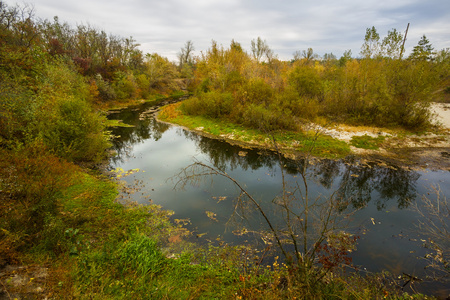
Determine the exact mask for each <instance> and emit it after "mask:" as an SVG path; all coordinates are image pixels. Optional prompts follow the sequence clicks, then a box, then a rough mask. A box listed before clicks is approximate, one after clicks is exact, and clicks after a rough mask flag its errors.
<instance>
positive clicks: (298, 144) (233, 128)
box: [158, 103, 350, 158]
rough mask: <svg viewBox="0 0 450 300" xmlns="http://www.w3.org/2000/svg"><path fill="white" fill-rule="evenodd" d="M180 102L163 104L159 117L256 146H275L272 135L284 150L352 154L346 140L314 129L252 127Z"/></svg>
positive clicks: (320, 154) (336, 155) (335, 155)
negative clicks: (193, 112) (195, 112)
mask: <svg viewBox="0 0 450 300" xmlns="http://www.w3.org/2000/svg"><path fill="white" fill-rule="evenodd" d="M180 105H181V103H176V104H171V105H168V106H165V107H163V108H162V110H161V112H160V113H159V115H158V118H159V119H160V120H162V121H166V122H170V123H175V124H178V125H181V126H184V127H187V128H188V129H190V130H200V131H202V132H204V133H207V134H211V135H213V136H216V137H221V138H225V139H230V140H233V141H238V142H243V143H245V144H249V145H253V146H262V147H265V148H273V139H275V141H276V142H277V147H278V148H279V150H280V151H281V152H283V153H285V154H286V153H290V152H293V151H294V152H300V153H311V154H312V155H314V156H318V157H325V158H343V157H345V156H347V155H348V154H350V147H349V145H348V144H347V143H346V142H343V141H339V140H336V139H333V138H332V137H330V136H327V135H322V134H319V133H317V132H314V131H308V132H293V131H275V132H271V133H270V134H269V133H267V132H263V131H260V130H256V129H249V128H245V127H243V126H240V125H237V124H233V123H231V122H228V121H227V120H218V119H214V120H212V119H208V118H205V117H202V116H190V115H186V114H183V113H182V112H181V110H180Z"/></svg>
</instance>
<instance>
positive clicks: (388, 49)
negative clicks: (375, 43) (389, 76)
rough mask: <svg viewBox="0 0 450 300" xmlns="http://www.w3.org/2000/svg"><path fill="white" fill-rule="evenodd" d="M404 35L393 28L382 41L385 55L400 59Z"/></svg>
mask: <svg viewBox="0 0 450 300" xmlns="http://www.w3.org/2000/svg"><path fill="white" fill-rule="evenodd" d="M402 42H403V35H402V34H401V33H400V32H398V31H397V29H395V28H393V29H392V30H389V31H388V34H387V36H386V37H385V38H384V39H383V41H382V43H381V49H382V52H383V56H386V57H389V58H393V59H398V58H400V53H401V50H402Z"/></svg>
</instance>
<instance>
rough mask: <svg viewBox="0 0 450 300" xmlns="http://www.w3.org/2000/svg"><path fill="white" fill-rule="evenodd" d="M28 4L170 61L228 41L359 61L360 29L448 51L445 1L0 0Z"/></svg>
mask: <svg viewBox="0 0 450 300" xmlns="http://www.w3.org/2000/svg"><path fill="white" fill-rule="evenodd" d="M3 1H4V2H6V3H7V4H8V5H9V6H12V5H15V4H16V3H20V4H22V3H24V2H25V3H28V4H32V5H33V6H34V8H35V12H36V16H37V17H40V18H43V19H53V17H54V16H58V17H59V19H60V21H65V22H68V23H69V24H71V25H74V26H75V25H77V24H90V25H92V26H93V27H95V28H98V29H101V30H105V31H106V32H108V33H112V34H114V35H119V36H122V37H130V36H132V37H133V38H134V39H135V40H136V41H137V42H138V43H139V44H141V46H140V48H141V50H142V51H144V52H145V53H153V52H156V53H158V54H160V55H162V56H165V57H168V58H169V59H171V60H176V55H177V53H178V52H179V51H180V48H181V47H183V45H184V44H185V42H186V41H187V40H191V41H192V42H193V43H194V47H195V50H196V53H199V52H200V51H202V50H207V49H208V48H209V47H210V45H211V40H215V41H217V42H218V44H219V45H223V46H224V47H228V46H229V44H230V41H231V40H232V39H234V40H236V41H237V42H239V43H241V44H242V46H243V48H244V49H245V50H247V51H249V50H250V42H251V40H252V39H256V38H257V37H261V38H262V39H264V40H266V41H267V43H268V45H269V46H270V48H271V49H272V50H274V52H275V53H276V54H277V55H278V57H279V58H280V59H285V60H288V59H291V58H292V56H293V53H294V52H295V51H297V50H306V49H307V48H309V47H311V48H313V49H314V52H316V53H318V54H319V55H323V54H324V53H330V52H332V53H333V54H335V55H336V56H338V57H340V56H341V55H342V53H343V52H344V51H345V50H347V49H351V50H352V54H353V56H354V57H357V56H359V52H360V48H361V45H362V43H363V39H364V34H365V30H366V28H368V27H372V26H375V27H376V28H377V30H378V33H379V34H380V36H381V37H383V36H385V35H386V34H387V31H388V30H391V29H392V28H396V29H397V30H398V31H400V32H403V33H404V32H405V30H406V26H407V24H408V23H410V28H409V31H408V38H407V41H406V45H405V47H406V50H407V52H409V51H411V49H412V48H413V47H414V46H415V45H417V42H418V41H419V39H420V37H421V36H422V35H424V34H425V35H426V36H427V38H428V39H429V40H430V41H431V43H432V45H433V46H434V48H435V49H436V50H440V49H443V48H448V47H450V0H320V1H318V0H315V1H311V0H279V1H274V0H76V1H74V0H21V1H13V0H6V1H5V0H3Z"/></svg>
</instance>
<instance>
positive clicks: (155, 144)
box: [109, 106, 450, 274]
mask: <svg viewBox="0 0 450 300" xmlns="http://www.w3.org/2000/svg"><path fill="white" fill-rule="evenodd" d="M149 109H151V107H148V106H147V107H145V106H142V107H139V108H136V109H132V110H124V111H121V112H120V113H116V114H111V115H110V116H109V118H111V119H120V120H123V121H124V123H127V124H130V125H134V126H135V127H133V128H113V129H112V133H113V134H114V135H116V136H118V138H116V139H115V140H114V146H113V149H114V150H115V151H116V152H117V156H116V157H114V158H112V159H111V167H112V168H116V167H122V168H123V169H125V170H128V169H135V168H139V169H142V170H144V171H145V173H137V174H134V175H133V176H135V177H134V178H131V179H125V180H129V181H130V183H131V182H133V179H138V180H142V181H144V182H145V183H146V187H145V188H146V190H145V191H143V192H145V193H148V194H149V195H150V196H151V198H152V199H153V201H154V203H157V204H161V205H162V206H163V207H164V208H166V209H171V210H174V211H175V213H176V218H182V219H184V218H189V219H191V221H192V227H193V228H196V229H197V230H198V232H199V233H204V232H207V233H208V237H209V238H214V237H215V236H217V235H221V236H223V237H224V238H229V239H230V240H232V241H237V242H239V241H241V240H242V239H243V238H242V237H241V240H240V239H239V238H236V237H233V236H232V234H231V233H229V232H228V233H224V231H225V225H224V223H225V222H226V220H228V218H229V217H230V214H231V213H232V210H233V208H232V207H233V205H232V203H231V201H232V200H230V199H232V198H233V197H236V190H234V189H233V188H232V186H230V184H228V185H227V184H226V183H225V182H223V181H220V180H217V181H216V182H215V185H214V188H213V189H211V188H210V186H202V187H197V188H192V189H190V190H188V191H183V192H178V191H174V190H173V184H172V183H171V182H167V181H166V180H167V179H168V178H170V177H171V176H174V175H175V174H177V173H178V172H179V171H180V169H181V168H184V167H186V166H188V165H189V164H191V163H192V162H193V157H195V159H198V160H200V161H203V162H208V163H210V164H212V165H214V166H216V167H218V168H220V169H223V170H225V171H226V172H227V173H229V174H230V175H231V176H233V177H234V178H236V179H238V180H239V181H240V182H241V183H244V184H245V185H246V188H247V189H248V190H249V192H250V193H251V194H252V195H254V196H255V197H256V198H259V199H261V201H262V202H265V205H270V204H271V201H272V199H274V198H275V197H276V196H278V195H279V193H280V191H281V178H280V177H281V176H280V173H281V169H280V166H283V170H284V171H285V172H286V175H287V176H286V178H287V180H288V181H289V184H290V185H291V186H294V185H295V183H296V182H297V181H298V180H299V178H300V176H299V170H301V169H303V168H304V164H305V162H304V161H302V160H299V161H292V160H287V159H283V160H282V161H281V162H280V161H279V158H278V156H277V155H275V154H274V153H271V152H268V151H262V150H259V149H243V148H241V147H237V146H232V145H230V144H228V143H226V142H224V141H220V140H214V139H209V138H207V137H203V136H200V135H197V134H195V133H192V132H190V131H187V130H183V129H181V128H178V127H172V126H170V125H167V124H164V123H159V122H157V121H155V119H154V118H153V117H151V116H149V115H147V114H146V113H145V112H146V111H148V110H149ZM449 174H450V173H448V172H447V173H445V174H444V173H426V172H417V171H411V170H405V169H401V168H396V167H395V166H388V165H385V164H380V163H376V162H373V163H367V162H364V161H360V160H358V159H355V158H353V159H347V160H340V161H336V160H326V159H324V160H314V162H313V163H312V164H308V165H307V168H306V176H307V182H308V186H309V188H310V190H311V197H316V196H319V195H323V196H324V199H326V198H327V197H328V196H329V195H331V194H332V193H333V192H334V193H335V195H336V196H338V197H340V198H341V199H344V200H345V201H343V202H342V203H344V204H345V205H344V206H342V207H341V209H342V210H355V209H359V211H358V214H356V215H355V217H354V218H355V219H354V224H356V225H355V226H357V227H358V229H360V230H361V231H363V232H364V235H361V240H360V241H359V244H358V251H356V252H355V253H353V258H354V262H355V263H356V264H359V265H364V266H365V267H367V268H368V269H369V270H372V271H381V270H383V269H389V268H390V269H389V270H391V271H392V272H396V273H398V272H407V273H415V274H420V272H423V267H424V265H423V262H422V261H420V260H418V259H417V257H418V256H423V255H424V254H425V252H424V250H423V249H422V248H421V246H420V245H417V244H413V243H412V242H411V241H409V239H408V238H403V237H404V236H407V235H408V233H407V232H408V231H409V232H412V229H411V227H412V226H413V225H412V223H413V222H415V221H416V219H417V214H414V213H413V212H411V211H409V210H406V209H405V208H407V207H408V206H409V205H410V204H411V203H413V202H414V201H415V200H416V198H417V195H420V194H424V193H426V191H425V186H429V184H431V183H432V182H437V181H442V182H446V181H448V180H449V179H450V175H449ZM428 179H429V181H427V180H428ZM447 192H448V191H447ZM217 196H226V197H228V198H227V200H225V201H221V202H220V203H219V202H218V201H217ZM136 197H137V198H136V199H134V200H136V201H138V202H139V201H140V199H139V198H138V195H137V196H136ZM214 197H216V198H214ZM206 211H209V212H214V213H217V219H218V220H219V221H220V222H215V221H211V220H210V219H209V218H208V217H207V215H206V214H205V212H206ZM274 214H275V215H276V213H274ZM257 223H258V222H256V223H254V224H257ZM258 224H260V223H258ZM255 226H256V225H255ZM227 234H228V235H227ZM400 236H402V238H399V237H400ZM393 262H396V263H395V264H394V263H393ZM394 266H395V268H394ZM420 270H421V271H420Z"/></svg>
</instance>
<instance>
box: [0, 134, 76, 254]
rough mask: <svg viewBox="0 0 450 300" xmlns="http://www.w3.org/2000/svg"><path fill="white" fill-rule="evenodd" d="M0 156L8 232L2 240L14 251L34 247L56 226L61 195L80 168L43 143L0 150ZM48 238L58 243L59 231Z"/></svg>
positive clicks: (0, 209) (3, 221) (0, 210)
mask: <svg viewBox="0 0 450 300" xmlns="http://www.w3.org/2000/svg"><path fill="white" fill-rule="evenodd" d="M0 155H1V156H2V160H1V161H0V190H2V191H3V196H4V197H5V198H4V199H2V205H1V207H0V216H1V217H0V220H1V228H2V229H4V230H3V231H2V232H1V233H0V237H1V238H2V239H4V238H5V239H6V240H7V241H9V245H8V249H9V251H11V252H13V249H16V248H21V247H31V246H33V245H34V243H35V242H39V241H40V240H41V239H42V238H43V237H44V235H43V234H42V232H43V231H44V230H49V228H50V227H52V225H50V226H49V222H51V220H52V219H53V216H56V215H58V203H57V197H58V195H59V192H60V191H61V190H62V189H63V188H65V187H67V186H68V185H70V182H71V179H72V176H73V174H74V171H75V170H76V168H75V166H73V165H72V164H70V163H67V162H65V161H63V160H61V159H59V158H57V157H56V156H54V155H52V154H51V153H49V151H48V150H47V148H46V147H45V145H44V144H43V143H41V142H34V143H32V144H30V145H28V146H25V147H20V148H16V149H14V150H5V149H0ZM14 233H17V235H15V234H14ZM47 238H50V239H52V240H53V241H54V242H52V243H51V244H52V245H53V246H55V245H56V244H57V241H56V239H57V234H55V232H52V235H51V236H47ZM0 248H1V247H0ZM4 250H5V249H4V248H3V249H0V253H1V252H2V251H3V252H4ZM0 256H2V255H0Z"/></svg>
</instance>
